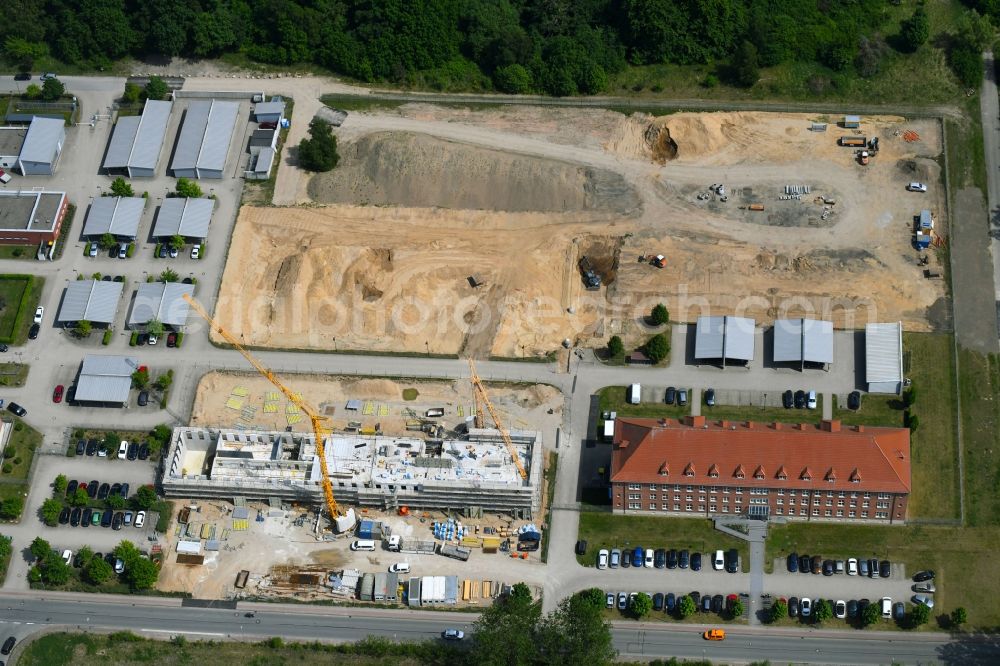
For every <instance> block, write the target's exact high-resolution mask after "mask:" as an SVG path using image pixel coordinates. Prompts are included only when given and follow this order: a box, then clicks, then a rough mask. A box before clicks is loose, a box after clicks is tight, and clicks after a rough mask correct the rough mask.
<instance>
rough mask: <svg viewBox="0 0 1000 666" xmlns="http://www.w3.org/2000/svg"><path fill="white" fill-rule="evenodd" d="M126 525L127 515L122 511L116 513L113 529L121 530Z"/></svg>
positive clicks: (112, 520)
mask: <svg viewBox="0 0 1000 666" xmlns="http://www.w3.org/2000/svg"><path fill="white" fill-rule="evenodd" d="M124 523H125V515H124V514H123V513H122V512H121V511H116V512H115V515H114V518H112V519H111V529H113V530H116V531H117V530H120V529H121V528H122V525H123V524H124Z"/></svg>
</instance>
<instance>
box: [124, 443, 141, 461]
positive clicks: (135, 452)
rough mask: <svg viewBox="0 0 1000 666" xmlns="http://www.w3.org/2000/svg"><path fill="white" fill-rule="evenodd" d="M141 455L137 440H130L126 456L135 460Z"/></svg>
mask: <svg viewBox="0 0 1000 666" xmlns="http://www.w3.org/2000/svg"><path fill="white" fill-rule="evenodd" d="M138 456H139V445H138V444H136V443H135V442H129V445H128V449H127V453H126V454H125V457H126V458H128V459H129V460H135V459H136V458H137V457H138Z"/></svg>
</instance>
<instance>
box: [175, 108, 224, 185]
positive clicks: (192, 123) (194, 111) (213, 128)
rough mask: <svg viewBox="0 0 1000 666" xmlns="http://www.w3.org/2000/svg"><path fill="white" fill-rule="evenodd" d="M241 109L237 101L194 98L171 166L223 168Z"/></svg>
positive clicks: (179, 168) (178, 168)
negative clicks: (195, 99) (197, 99)
mask: <svg viewBox="0 0 1000 666" xmlns="http://www.w3.org/2000/svg"><path fill="white" fill-rule="evenodd" d="M239 111H240V105H239V103H238V102H220V101H217V100H211V101H195V102H191V104H190V105H189V106H188V110H187V116H186V117H185V118H184V126H183V127H182V128H181V134H180V139H179V140H178V142H177V150H176V151H175V152H174V161H173V163H172V164H171V166H170V168H171V169H174V170H182V169H208V170H213V171H222V170H223V169H224V168H225V166H226V154H227V153H228V152H229V142H230V141H231V140H232V136H233V129H234V128H235V127H236V117H237V116H238V115H239Z"/></svg>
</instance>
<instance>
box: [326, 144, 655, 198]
mask: <svg viewBox="0 0 1000 666" xmlns="http://www.w3.org/2000/svg"><path fill="white" fill-rule="evenodd" d="M309 194H310V196H311V197H312V198H313V199H314V200H315V201H318V202H322V203H353V204H360V205H376V206H417V207H424V206H426V207H440V208H452V209H472V210H500V211H509V212H523V211H561V212H567V211H591V210H592V211H613V212H616V213H621V214H627V213H630V212H632V211H634V210H636V209H637V208H638V207H639V205H640V201H639V197H638V195H637V194H636V193H635V191H634V190H633V189H632V188H631V187H629V186H628V184H627V183H626V182H625V180H624V179H623V178H622V177H621V176H620V175H619V174H616V173H612V172H610V171H604V170H601V169H592V168H589V167H583V166H576V165H572V164H567V163H564V162H559V161H556V160H546V159H540V158H537V157H528V156H524V155H516V154H512V153H505V152H501V151H497V150H490V149H487V148H477V147H475V146H469V145H465V144H461V143H453V142H451V141H445V140H442V139H438V138H434V137H430V136H426V135H423V134H412V133H407V132H378V133H374V134H369V135H367V136H364V137H362V138H361V139H359V140H358V141H356V142H355V143H353V144H351V145H349V146H346V147H345V148H344V149H343V150H342V157H341V162H340V165H338V167H337V168H336V169H335V170H333V171H330V172H328V173H324V174H318V175H316V176H315V177H314V178H313V179H312V181H311V182H310V184H309Z"/></svg>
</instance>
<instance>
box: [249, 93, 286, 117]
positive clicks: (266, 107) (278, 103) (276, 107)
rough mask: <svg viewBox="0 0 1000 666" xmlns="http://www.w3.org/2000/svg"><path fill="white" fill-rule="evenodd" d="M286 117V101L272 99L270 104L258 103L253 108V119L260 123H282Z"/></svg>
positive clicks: (277, 98) (276, 98) (278, 98)
mask: <svg viewBox="0 0 1000 666" xmlns="http://www.w3.org/2000/svg"><path fill="white" fill-rule="evenodd" d="M284 117H285V100H283V99H281V98H280V97H272V98H271V101H270V102H257V104H255V105H254V107H253V119H254V120H256V121H257V122H258V123H280V122H281V121H282V120H283V119H284Z"/></svg>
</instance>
